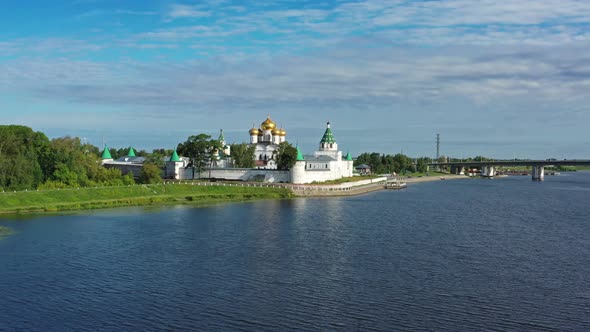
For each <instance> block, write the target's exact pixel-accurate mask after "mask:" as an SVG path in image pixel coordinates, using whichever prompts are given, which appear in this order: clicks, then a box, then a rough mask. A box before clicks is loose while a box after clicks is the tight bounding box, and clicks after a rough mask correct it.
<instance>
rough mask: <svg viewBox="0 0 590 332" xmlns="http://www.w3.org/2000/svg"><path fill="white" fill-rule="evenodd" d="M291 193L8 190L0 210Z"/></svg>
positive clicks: (285, 193)
mask: <svg viewBox="0 0 590 332" xmlns="http://www.w3.org/2000/svg"><path fill="white" fill-rule="evenodd" d="M291 195H292V194H291V191H290V190H289V189H284V188H266V187H239V186H233V187H230V186H203V185H191V184H167V185H164V184H160V185H136V186H129V187H106V188H80V189H67V190H64V189H62V190H46V191H28V192H7V193H0V213H3V214H6V213H28V212H51V211H65V210H85V209H97V208H108V207H119V206H139V205H155V204H189V203H193V204H194V203H197V204H199V203H203V204H206V203H215V202H225V201H243V200H253V199H268V198H287V197H291Z"/></svg>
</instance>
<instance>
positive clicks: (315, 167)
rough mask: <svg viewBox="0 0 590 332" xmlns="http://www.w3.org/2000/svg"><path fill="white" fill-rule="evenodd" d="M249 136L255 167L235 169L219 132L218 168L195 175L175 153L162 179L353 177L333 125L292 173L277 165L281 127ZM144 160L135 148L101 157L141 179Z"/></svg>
mask: <svg viewBox="0 0 590 332" xmlns="http://www.w3.org/2000/svg"><path fill="white" fill-rule="evenodd" d="M248 134H249V136H250V140H249V144H251V145H255V149H254V156H253V157H254V159H255V168H251V169H250V168H248V169H246V168H233V167H229V166H230V164H231V163H230V162H229V161H230V160H231V151H230V147H229V145H227V144H226V142H225V138H224V136H223V131H221V132H220V135H219V139H218V140H219V141H220V142H221V143H222V145H223V146H224V148H223V151H221V152H220V153H219V154H218V158H217V159H219V161H218V162H217V163H216V165H215V167H212V168H211V169H209V168H207V169H206V171H203V172H202V173H201V174H198V173H197V174H195V173H194V171H193V169H192V167H187V166H188V163H189V160H188V158H185V157H182V156H179V155H178V154H177V152H176V150H175V151H174V153H173V155H172V156H171V157H170V158H167V160H166V167H165V169H164V170H163V178H168V179H177V180H190V179H196V178H209V177H210V178H215V179H223V180H241V181H265V182H285V183H287V182H289V183H295V184H304V183H311V182H323V181H328V180H336V179H340V178H342V177H350V176H352V172H353V169H354V168H353V160H352V157H351V155H350V153H347V154H346V156H343V155H342V151H340V150H338V143H337V142H336V139H335V138H334V134H333V132H332V128H331V127H330V122H328V123H327V124H326V130H325V132H324V135H323V136H322V137H321V139H320V141H319V145H318V150H316V151H314V152H313V153H312V154H309V155H304V154H302V153H301V151H300V150H299V148H297V160H296V162H295V165H294V166H293V167H292V168H291V169H289V170H278V169H277V163H276V152H277V149H278V147H279V144H280V143H282V142H286V139H287V138H286V137H287V132H286V131H285V129H283V128H279V127H278V126H277V124H276V123H275V122H274V121H273V120H271V118H270V116H269V117H267V118H266V120H264V121H263V122H262V123H261V124H260V127H259V128H256V127H255V126H253V127H252V128H251V129H250V130H249V131H248ZM143 162H144V159H143V158H142V157H136V156H135V153H134V151H133V148H131V149H130V151H129V154H128V155H127V156H126V157H122V158H119V159H117V160H113V159H112V158H111V155H110V153H109V151H108V149H107V148H106V146H105V150H104V151H103V154H102V163H103V166H104V167H107V168H119V169H121V171H122V173H124V174H126V173H130V172H131V173H133V174H134V176H139V173H140V172H141V168H142V167H143Z"/></svg>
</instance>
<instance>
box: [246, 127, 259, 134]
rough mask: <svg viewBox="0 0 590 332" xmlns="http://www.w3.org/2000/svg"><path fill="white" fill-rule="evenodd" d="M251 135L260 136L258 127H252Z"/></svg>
mask: <svg viewBox="0 0 590 332" xmlns="http://www.w3.org/2000/svg"><path fill="white" fill-rule="evenodd" d="M249 133H250V135H252V136H258V134H259V133H260V131H258V129H257V128H256V127H252V129H250V131H249Z"/></svg>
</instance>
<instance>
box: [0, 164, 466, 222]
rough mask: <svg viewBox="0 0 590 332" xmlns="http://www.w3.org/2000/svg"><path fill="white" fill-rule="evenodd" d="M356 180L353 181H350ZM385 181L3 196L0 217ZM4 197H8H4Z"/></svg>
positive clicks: (330, 189) (331, 193)
mask: <svg viewBox="0 0 590 332" xmlns="http://www.w3.org/2000/svg"><path fill="white" fill-rule="evenodd" d="M457 179H470V177H467V176H465V175H453V174H448V175H444V176H440V175H435V176H423V177H411V178H400V179H399V180H400V181H402V182H406V183H408V184H412V183H421V182H434V181H443V180H457ZM347 183H355V182H347ZM384 183H385V181H382V182H375V183H369V184H364V185H359V186H352V187H350V188H348V189H347V190H336V189H335V188H336V187H337V185H332V186H331V185H326V186H320V185H313V186H305V187H304V188H305V189H302V186H299V185H288V184H266V185H262V184H253V183H240V184H227V183H223V182H219V183H209V182H207V183H200V184H194V183H193V184H188V183H185V184H182V183H175V184H157V185H135V186H123V187H91V188H79V189H77V188H70V189H62V190H47V191H25V192H14V193H13V192H7V193H2V194H0V216H7V215H19V214H43V213H56V212H68V211H83V210H95V209H107V208H118V207H133V206H167V205H195V206H201V205H209V204H216V203H234V202H236V203H237V202H247V201H254V200H264V199H286V198H287V199H288V198H294V197H343V196H356V195H362V194H367V193H371V192H375V191H380V190H385V188H384ZM4 199H6V200H4Z"/></svg>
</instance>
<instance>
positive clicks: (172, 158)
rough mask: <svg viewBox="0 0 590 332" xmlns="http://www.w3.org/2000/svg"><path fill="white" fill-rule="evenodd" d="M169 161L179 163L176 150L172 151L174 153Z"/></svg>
mask: <svg viewBox="0 0 590 332" xmlns="http://www.w3.org/2000/svg"><path fill="white" fill-rule="evenodd" d="M170 161H173V162H175V163H177V162H180V157H178V153H177V152H176V149H174V153H172V156H171V157H170Z"/></svg>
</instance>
